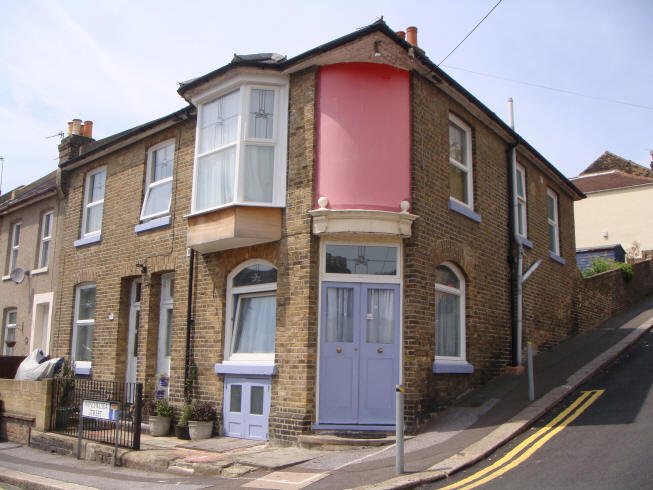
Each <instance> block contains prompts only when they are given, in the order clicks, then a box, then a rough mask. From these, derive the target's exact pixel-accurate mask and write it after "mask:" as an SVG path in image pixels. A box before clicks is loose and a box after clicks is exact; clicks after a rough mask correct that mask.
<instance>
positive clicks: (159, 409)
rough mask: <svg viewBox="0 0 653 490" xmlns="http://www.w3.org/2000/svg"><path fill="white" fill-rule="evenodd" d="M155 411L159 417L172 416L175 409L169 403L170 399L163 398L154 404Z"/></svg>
mask: <svg viewBox="0 0 653 490" xmlns="http://www.w3.org/2000/svg"><path fill="white" fill-rule="evenodd" d="M154 412H155V413H156V415H158V416H159V417H172V414H173V413H174V410H173V409H172V407H171V406H170V404H169V403H168V400H166V399H161V400H157V401H156V404H155V406H154Z"/></svg>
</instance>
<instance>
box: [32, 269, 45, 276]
mask: <svg viewBox="0 0 653 490" xmlns="http://www.w3.org/2000/svg"><path fill="white" fill-rule="evenodd" d="M46 272H48V268H47V267H41V268H40V269H33V270H31V271H30V273H29V274H30V276H36V275H38V274H45V273H46Z"/></svg>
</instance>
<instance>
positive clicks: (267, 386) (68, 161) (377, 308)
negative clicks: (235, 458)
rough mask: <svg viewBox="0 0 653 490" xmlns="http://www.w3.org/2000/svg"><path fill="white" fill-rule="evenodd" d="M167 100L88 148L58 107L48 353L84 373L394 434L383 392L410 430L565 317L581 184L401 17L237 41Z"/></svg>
mask: <svg viewBox="0 0 653 490" xmlns="http://www.w3.org/2000/svg"><path fill="white" fill-rule="evenodd" d="M178 92H179V94H180V95H181V96H182V97H183V98H184V99H185V100H186V101H187V102H188V103H189V106H188V107H186V108H184V109H182V110H180V111H177V112H175V113H173V114H170V115H168V116H165V117H163V118H161V119H157V120H155V121H152V122H150V123H147V124H144V125H142V126H138V127H135V128H133V129H130V130H127V131H124V132H122V133H119V134H117V135H114V136H111V137H108V138H105V139H102V140H98V141H95V140H93V139H92V137H91V134H90V131H86V134H84V133H85V128H86V127H87V124H88V123H84V125H83V126H82V125H81V121H79V120H77V121H76V122H75V121H73V124H72V129H71V131H70V134H69V135H68V136H67V137H66V138H64V139H63V140H62V142H61V145H60V147H59V150H60V168H61V172H62V189H63V192H64V194H65V196H66V200H65V209H66V212H65V217H64V224H63V228H64V232H63V239H62V245H61V249H62V251H61V255H62V257H63V259H64V261H65V262H64V268H65V272H64V273H63V275H62V280H61V293H60V298H61V300H60V301H59V302H58V303H57V309H56V310H57V319H58V321H57V325H58V329H57V332H56V334H55V340H54V345H55V350H56V351H57V354H59V355H67V356H68V355H69V356H71V357H72V358H73V359H74V360H75V361H76V369H77V372H78V374H80V375H89V376H92V377H93V378H96V379H108V380H128V381H139V382H143V383H144V385H145V393H146V395H148V396H152V395H156V396H166V397H168V398H169V399H170V401H171V402H172V403H173V404H176V405H177V406H179V405H180V404H181V403H182V402H183V400H184V397H192V398H193V399H199V400H206V401H210V402H212V403H214V404H215V405H216V406H218V407H219V408H220V412H221V420H220V430H221V433H223V434H226V435H230V436H234V437H244V438H252V439H263V440H265V439H270V440H272V441H274V442H276V443H279V444H294V443H297V441H298V439H299V438H300V437H301V436H302V435H303V434H307V433H311V432H315V431H322V430H390V429H392V428H394V425H395V408H394V399H395V386H396V385H397V384H403V385H404V386H405V396H406V400H405V414H404V417H405V420H406V424H407V426H408V428H409V430H411V431H415V430H417V428H419V427H420V426H422V425H423V424H424V423H425V422H426V421H428V419H429V417H430V414H431V413H432V412H433V411H435V410H436V409H438V408H439V407H442V406H444V405H446V404H447V403H449V402H450V401H451V400H452V399H454V398H455V397H457V396H460V395H461V394H462V393H465V392H467V391H469V390H470V389H472V388H474V387H475V386H478V385H480V384H482V383H484V382H485V381H487V380H488V379H490V378H492V377H494V376H497V375H499V374H501V373H503V372H504V370H505V369H506V368H507V367H508V366H518V365H520V364H521V363H522V360H521V352H522V349H523V347H524V345H525V342H526V341H527V340H528V341H532V342H533V343H534V344H535V345H536V347H539V348H544V347H546V346H548V345H553V344H555V343H558V342H559V341H561V340H562V339H564V338H565V337H567V336H569V335H571V334H573V333H575V332H576V331H577V330H576V325H575V317H574V313H573V312H574V292H575V288H576V286H577V281H578V280H579V279H580V276H579V274H578V270H577V267H576V263H575V249H576V247H575V241H574V218H573V203H574V201H575V200H578V199H581V198H583V193H582V192H581V191H580V190H579V189H578V188H577V187H576V186H574V184H572V183H571V182H570V181H569V180H567V179H566V178H565V177H564V176H563V175H562V174H561V173H560V172H559V171H558V170H556V169H555V167H554V166H553V165H552V164H551V163H550V162H548V161H547V160H546V159H545V158H544V157H543V156H542V155H540V154H539V153H538V152H537V151H536V150H535V149H534V148H533V147H532V146H530V145H529V144H528V143H527V142H526V141H524V140H523V139H522V138H521V137H520V136H519V135H518V134H517V133H515V132H514V131H513V130H512V129H511V128H510V127H509V126H507V125H506V124H505V123H504V122H503V121H501V119H499V118H498V117H497V116H496V115H495V114H494V113H492V112H491V111H490V110H489V109H488V108H487V107H485V106H484V105H483V104H482V103H481V102H480V101H478V100H477V99H476V98H475V97H474V96H473V95H471V94H470V93H469V92H467V91H466V90H465V89H464V88H463V87H461V86H460V85H459V84H458V83H457V82H455V80H453V79H452V78H451V77H450V76H448V75H447V74H446V73H445V72H444V71H442V70H441V69H439V68H438V67H437V66H436V65H435V64H433V63H432V62H431V61H430V60H429V59H428V58H427V57H426V55H425V53H424V52H423V51H422V50H421V49H420V48H419V47H418V45H417V33H416V29H415V28H409V29H408V39H406V38H405V34H404V33H403V32H400V33H396V32H394V31H393V30H391V29H390V28H389V27H388V26H387V25H386V24H385V23H384V22H383V21H378V22H375V23H374V24H372V25H369V26H367V27H365V28H362V29H359V30H357V31H355V32H353V33H351V34H348V35H346V36H343V37H341V38H338V39H335V40H333V41H330V42H328V43H326V44H323V45H321V46H318V47H316V48H314V49H312V50H310V51H307V52H305V53H303V54H300V55H298V56H295V57H294V58H290V59H288V58H286V57H285V56H281V55H277V54H273V53H262V54H255V55H236V56H234V58H233V59H232V61H231V62H230V63H229V64H227V65H225V66H223V67H221V68H219V69H217V70H215V71H213V72H211V73H208V74H206V75H203V76H200V77H198V78H196V79H193V80H190V81H187V82H185V83H183V84H181V86H180V88H179V90H178ZM526 271H529V272H532V274H530V277H529V278H528V280H527V281H525V282H523V286H522V281H521V278H522V275H521V274H522V273H526ZM517 284H519V287H518V286H517ZM518 305H519V307H518ZM521 306H523V317H522V316H520V315H519V311H520V310H521Z"/></svg>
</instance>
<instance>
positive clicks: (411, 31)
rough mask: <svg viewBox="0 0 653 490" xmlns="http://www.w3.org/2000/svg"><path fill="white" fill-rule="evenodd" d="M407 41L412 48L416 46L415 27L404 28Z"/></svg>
mask: <svg viewBox="0 0 653 490" xmlns="http://www.w3.org/2000/svg"><path fill="white" fill-rule="evenodd" d="M406 38H407V41H408V42H409V43H410V44H412V45H413V46H417V27H412V26H411V27H406Z"/></svg>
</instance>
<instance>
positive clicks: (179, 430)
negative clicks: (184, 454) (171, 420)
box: [175, 425, 190, 441]
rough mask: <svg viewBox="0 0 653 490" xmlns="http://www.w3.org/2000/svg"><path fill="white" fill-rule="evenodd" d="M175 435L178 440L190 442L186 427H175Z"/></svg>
mask: <svg viewBox="0 0 653 490" xmlns="http://www.w3.org/2000/svg"><path fill="white" fill-rule="evenodd" d="M175 435H176V436H177V438H178V439H183V440H184V441H190V434H189V433H188V425H175Z"/></svg>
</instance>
